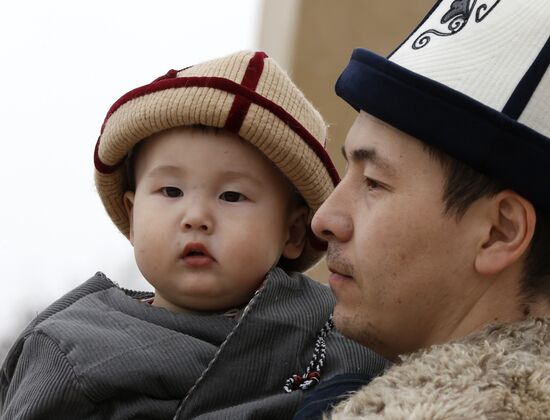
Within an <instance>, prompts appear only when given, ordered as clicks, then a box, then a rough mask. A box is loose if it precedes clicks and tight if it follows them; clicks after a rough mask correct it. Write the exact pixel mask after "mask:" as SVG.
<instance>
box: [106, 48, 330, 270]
mask: <svg viewBox="0 0 550 420" xmlns="http://www.w3.org/2000/svg"><path fill="white" fill-rule="evenodd" d="M197 124H200V125H204V126H209V127H217V128H225V129H228V130H229V131H233V132H235V133H236V134H238V135H239V136H240V137H241V138H243V139H245V140H247V141H249V142H250V143H251V144H253V145H254V146H255V147H257V148H258V149H259V150H260V151H261V152H262V153H263V154H264V155H265V156H267V157H268V158H269V159H270V160H271V161H272V162H273V163H274V164H275V165H276V166H277V167H278V168H279V169H280V170H281V172H282V173H283V174H284V175H285V176H286V177H287V178H288V179H289V180H290V182H291V183H292V184H293V185H294V186H295V188H296V189H297V190H298V191H299V192H300V194H301V195H302V196H303V198H304V199H305V201H306V203H307V204H308V206H309V207H310V209H311V211H310V220H311V217H312V216H313V214H314V212H315V211H316V210H317V209H318V208H319V206H320V205H321V204H322V203H323V201H324V200H325V199H326V198H327V197H328V195H329V194H330V192H331V191H332V190H333V189H334V186H335V185H336V183H337V182H338V180H339V178H338V174H337V172H336V170H335V168H334V165H333V164H332V162H331V160H330V158H329V156H328V154H327V153H326V151H325V149H324V143H325V136H326V125H325V123H324V121H323V119H322V117H321V116H320V114H319V113H318V112H317V111H316V110H315V108H314V107H313V106H312V105H311V104H310V103H309V102H308V101H307V99H306V98H305V97H304V95H303V94H302V93H301V92H300V91H299V89H298V88H297V87H296V86H295V85H294V84H293V83H292V82H291V81H290V79H289V78H288V76H287V75H286V74H285V73H284V72H283V71H282V70H281V69H280V67H279V66H278V65H277V64H276V63H275V62H274V61H273V60H271V59H269V58H268V57H267V56H266V55H265V54H263V53H253V52H240V53H237V54H233V55H231V56H228V57H224V58H222V59H218V60H213V61H210V62H207V63H203V64H199V65H197V66H193V67H190V68H188V69H184V70H182V71H180V72H175V71H171V72H169V73H168V74H167V75H166V76H165V77H162V78H159V79H157V80H155V81H154V82H153V83H151V84H149V85H146V86H143V87H141V88H138V89H135V90H133V91H131V92H129V93H128V94H126V95H124V96H123V97H122V98H120V99H119V100H118V101H117V102H116V103H115V104H114V105H113V107H112V108H111V110H110V111H109V113H108V115H107V118H106V120H105V123H104V125H103V128H102V133H101V136H100V138H99V139H98V143H97V146H96V154H95V166H96V172H95V178H96V186H97V189H98V192H99V194H100V197H101V199H102V201H103V204H104V206H105V208H106V210H107V212H108V214H109V216H110V217H111V219H112V220H113V222H114V223H115V225H116V226H117V227H118V228H119V229H120V231H121V232H122V233H123V234H124V235H126V236H128V234H129V222H128V216H127V213H126V210H125V208H124V203H123V195H124V193H125V192H126V191H127V190H128V184H127V174H126V167H125V165H124V161H125V158H126V156H127V155H128V152H129V151H130V150H131V149H132V148H133V147H134V146H135V144H136V143H138V142H139V141H141V140H143V139H145V138H148V137H149V136H151V135H153V134H155V133H158V132H160V131H164V130H167V129H170V128H175V127H180V126H192V125H197ZM320 245H321V246H320ZM323 252H324V247H323V246H322V244H321V243H320V242H319V241H318V240H316V239H315V238H314V237H313V235H310V240H309V241H308V243H307V244H306V249H305V250H304V252H303V254H302V255H301V256H300V258H298V259H297V260H293V261H285V264H287V265H286V266H285V267H284V268H285V269H288V270H290V269H292V270H296V271H304V270H306V269H307V268H309V267H310V266H311V265H313V264H314V263H315V262H316V261H318V260H319V258H320V257H321V256H322V254H323Z"/></svg>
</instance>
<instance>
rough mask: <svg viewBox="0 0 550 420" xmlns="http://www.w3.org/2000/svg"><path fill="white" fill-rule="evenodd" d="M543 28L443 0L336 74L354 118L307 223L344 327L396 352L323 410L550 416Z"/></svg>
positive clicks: (539, 0)
mask: <svg viewBox="0 0 550 420" xmlns="http://www.w3.org/2000/svg"><path fill="white" fill-rule="evenodd" d="M549 22H550V2H549V1H548V0H492V1H476V0H473V1H451V0H440V1H438V2H437V3H436V5H435V6H434V7H433V9H432V10H431V11H430V13H429V14H428V16H427V17H426V18H425V20H424V21H423V22H422V23H421V24H420V25H419V27H418V28H417V29H416V30H415V31H414V32H413V34H412V35H411V36H410V37H409V38H408V39H407V40H406V41H405V42H404V43H403V44H402V45H401V46H400V47H399V48H398V49H397V50H396V51H394V53H393V54H392V55H391V56H390V57H389V58H388V59H386V58H382V57H379V56H377V55H375V54H373V53H371V52H369V51H366V50H361V49H359V50H355V51H354V53H353V55H352V57H351V61H350V63H349V65H348V67H347V68H346V69H345V70H344V72H343V73H342V75H341V76H340V78H339V80H338V82H337V84H336V92H337V94H338V95H339V96H341V97H342V98H343V99H344V100H346V101H347V102H348V103H349V104H350V105H351V106H353V107H354V108H355V109H357V110H358V111H359V114H358V116H357V118H356V120H355V122H354V124H353V126H352V127H351V129H350V131H349V133H348V136H347V138H346V141H345V145H344V146H343V148H342V151H343V153H344V156H345V158H346V160H347V169H346V174H345V176H344V177H343V179H342V181H341V183H340V184H339V185H338V187H337V188H336V189H335V191H334V192H333V193H332V195H331V196H330V197H329V199H328V200H327V201H326V202H325V204H324V205H323V206H322V207H321V208H320V209H319V211H318V212H317V214H316V215H315V218H314V220H313V229H314V232H315V233H316V234H317V235H318V236H320V237H321V238H323V239H325V240H327V241H328V242H329V248H328V256H327V263H328V266H329V269H330V271H331V273H332V274H331V275H330V278H329V282H330V285H331V288H332V290H333V292H334V294H335V296H336V299H337V305H336V308H335V312H334V322H335V325H336V327H337V328H338V329H339V330H340V331H341V332H342V333H343V334H344V335H347V336H349V337H351V338H353V339H355V340H356V341H358V342H360V343H362V344H364V345H365V346H369V347H371V348H373V349H374V350H376V351H378V352H379V353H381V354H382V355H383V356H385V357H386V358H388V359H390V360H392V361H394V362H395V364H394V366H393V367H392V368H390V369H389V370H387V371H386V372H385V374H384V375H382V376H381V377H378V378H375V379H374V380H373V381H372V382H371V383H370V384H368V385H366V386H363V387H362V388H360V389H359V390H358V391H357V392H356V393H355V394H353V395H352V396H351V397H350V398H349V399H348V400H346V401H344V402H343V403H341V404H339V405H338V406H337V407H336V408H335V410H334V411H333V412H332V414H331V417H330V418H332V419H344V418H345V419H349V418H391V419H401V418H403V419H412V418H414V419H427V418H430V419H432V418H439V419H451V418H452V419H455V418H489V419H493V418H495V419H496V418H498V419H501V418H507V419H508V418H533V419H534V418H537V419H539V418H548V417H549V416H550V172H549V168H550V138H549V137H550V71H549V70H548V64H549V62H550V23H549ZM339 380H340V383H341V381H342V378H340V379H339Z"/></svg>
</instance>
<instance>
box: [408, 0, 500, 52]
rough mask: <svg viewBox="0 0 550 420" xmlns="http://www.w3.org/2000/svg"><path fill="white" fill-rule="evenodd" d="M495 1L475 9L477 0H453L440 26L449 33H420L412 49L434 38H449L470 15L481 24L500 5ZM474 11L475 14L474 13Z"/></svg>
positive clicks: (432, 31)
mask: <svg viewBox="0 0 550 420" xmlns="http://www.w3.org/2000/svg"><path fill="white" fill-rule="evenodd" d="M500 1H501V0H496V1H495V2H494V3H493V4H492V5H491V6H489V4H487V3H483V4H481V5H479V6H478V7H477V9H476V5H477V0H473V1H472V0H455V1H453V2H452V3H451V7H450V8H449V11H448V12H447V13H445V14H444V15H443V17H442V18H441V24H442V25H447V29H448V30H449V32H442V31H438V30H437V29H428V30H427V31H424V32H422V33H421V34H420V35H419V36H418V37H417V38H416V39H415V40H414V42H413V44H412V48H413V49H414V50H419V49H420V48H424V47H425V46H426V45H428V43H429V42H430V41H431V39H432V35H435V36H450V35H455V34H456V33H458V32H460V31H461V30H462V29H463V28H464V27H465V26H466V24H467V23H468V21H469V20H470V17H471V16H472V14H474V16H475V21H476V23H479V22H481V21H482V20H483V19H485V18H486V17H487V15H488V14H489V13H491V12H492V11H493V9H494V8H495V7H496V6H497V5H498V4H499V3H500ZM474 11H475V13H474Z"/></svg>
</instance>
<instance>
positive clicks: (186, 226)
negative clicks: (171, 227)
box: [180, 203, 214, 233]
mask: <svg viewBox="0 0 550 420" xmlns="http://www.w3.org/2000/svg"><path fill="white" fill-rule="evenodd" d="M180 228H181V229H182V230H183V231H192V230H197V231H200V232H204V233H212V231H213V229H214V222H213V220H212V215H211V214H210V211H209V210H208V208H207V206H206V205H205V204H203V203H193V204H191V205H189V206H188V207H187V208H186V209H185V213H184V214H183V217H182V219H181V223H180Z"/></svg>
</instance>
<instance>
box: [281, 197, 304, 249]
mask: <svg viewBox="0 0 550 420" xmlns="http://www.w3.org/2000/svg"><path fill="white" fill-rule="evenodd" d="M308 214H309V209H308V208H307V206H298V207H296V208H295V209H294V210H292V212H291V214H290V216H289V219H288V232H287V239H286V242H285V246H284V249H283V256H284V257H285V258H288V259H289V260H294V259H296V258H298V257H299V256H300V255H302V252H303V251H304V247H305V245H306V231H307V229H306V228H307V218H308Z"/></svg>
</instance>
